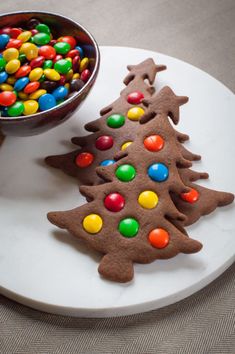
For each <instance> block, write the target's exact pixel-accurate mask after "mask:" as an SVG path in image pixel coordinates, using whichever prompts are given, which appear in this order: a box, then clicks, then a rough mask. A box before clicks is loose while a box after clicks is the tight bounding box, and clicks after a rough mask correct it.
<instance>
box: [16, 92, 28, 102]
mask: <svg viewBox="0 0 235 354" xmlns="http://www.w3.org/2000/svg"><path fill="white" fill-rule="evenodd" d="M18 97H19V98H20V99H21V100H23V101H26V100H28V99H29V95H27V94H26V93H24V92H23V91H19V92H18Z"/></svg>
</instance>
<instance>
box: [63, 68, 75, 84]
mask: <svg viewBox="0 0 235 354" xmlns="http://www.w3.org/2000/svg"><path fill="white" fill-rule="evenodd" d="M65 77H66V81H70V80H72V77H73V69H70V70H69V71H68V72H67V74H66V75H65Z"/></svg>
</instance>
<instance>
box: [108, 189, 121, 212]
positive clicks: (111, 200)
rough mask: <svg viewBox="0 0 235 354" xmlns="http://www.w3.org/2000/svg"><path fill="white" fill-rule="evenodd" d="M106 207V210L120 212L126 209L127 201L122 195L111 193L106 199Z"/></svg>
mask: <svg viewBox="0 0 235 354" xmlns="http://www.w3.org/2000/svg"><path fill="white" fill-rule="evenodd" d="M104 205H105V208H106V209H108V210H110V211H112V212H118V211H120V210H122V209H123V208H124V205H125V199H124V197H123V196H122V195H121V194H120V193H110V194H108V195H107V196H106V197H105V199H104Z"/></svg>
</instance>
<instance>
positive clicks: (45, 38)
mask: <svg viewBox="0 0 235 354" xmlns="http://www.w3.org/2000/svg"><path fill="white" fill-rule="evenodd" d="M32 38H33V42H34V43H35V44H38V45H44V44H48V43H49V42H50V40H51V37H50V36H49V34H47V33H43V32H39V33H37V34H35V36H33V37H32Z"/></svg>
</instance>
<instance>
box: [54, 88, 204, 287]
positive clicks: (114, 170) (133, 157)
mask: <svg viewBox="0 0 235 354" xmlns="http://www.w3.org/2000/svg"><path fill="white" fill-rule="evenodd" d="M187 100H188V98H187V97H178V96H176V95H175V94H174V93H173V92H172V91H171V89H170V88H168V87H165V88H163V89H162V90H161V91H160V92H159V93H158V94H157V95H154V96H153V97H152V101H151V103H149V104H148V106H147V107H145V115H144V116H143V121H142V123H143V124H142V125H139V129H138V131H137V135H136V139H135V141H134V142H133V143H132V144H131V145H130V146H129V147H128V149H127V150H126V151H125V155H126V156H125V157H122V158H121V159H120V160H118V161H117V162H116V163H115V164H113V165H110V166H108V167H103V166H100V167H98V168H97V173H98V175H99V176H100V178H102V179H103V180H104V183H103V184H99V185H96V186H81V187H80V191H81V193H82V194H83V195H84V196H86V197H87V198H88V199H89V200H90V202H88V203H87V204H85V205H83V206H81V207H78V208H75V209H73V210H70V211H65V212H51V213H49V214H48V219H49V220H50V221H51V222H52V223H53V224H55V225H57V226H58V227H60V228H64V229H67V230H68V231H69V232H70V233H71V234H73V235H74V236H75V237H77V238H79V239H80V240H82V241H84V242H85V243H86V244H87V245H88V246H90V247H91V248H93V249H95V250H97V251H99V252H100V253H102V254H103V255H104V256H103V258H102V260H101V263H100V265H99V269H98V270H99V272H100V274H101V275H102V276H103V277H105V278H107V279H110V280H113V281H118V282H128V281H130V280H131V279H132V278H133V274H134V270H133V263H134V262H137V263H150V262H153V261H154V260H156V259H167V258H171V257H174V256H176V255H177V254H178V253H180V252H182V253H195V252H198V251H199V250H200V249H201V247H202V245H201V243H200V242H198V241H196V240H193V239H191V238H189V237H188V235H187V234H186V232H185V230H184V229H183V228H182V227H181V226H179V227H177V226H176V225H177V222H178V221H185V219H186V218H185V215H184V214H182V213H180V212H179V211H178V209H177V208H176V207H175V205H174V203H173V201H172V197H171V193H174V194H180V193H187V192H188V191H189V188H188V187H187V186H186V185H185V184H184V183H183V182H182V180H181V178H180V174H179V170H180V169H182V168H187V167H188V166H190V165H191V163H190V161H188V160H186V159H185V158H184V156H183V155H182V153H181V149H180V148H179V144H178V140H177V138H176V134H175V130H174V128H173V127H172V125H171V124H170V122H169V118H168V117H169V116H170V117H171V119H172V121H173V123H174V124H177V122H178V120H179V106H180V105H182V104H184V103H186V102H187ZM145 104H146V105H147V102H145ZM155 104H156V107H157V109H155V110H154V111H153V107H155ZM152 135H157V136H158V137H159V142H160V143H159V148H158V150H157V151H151V150H149V148H148V144H147V143H146V141H148V138H149V137H151V136H152Z"/></svg>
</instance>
